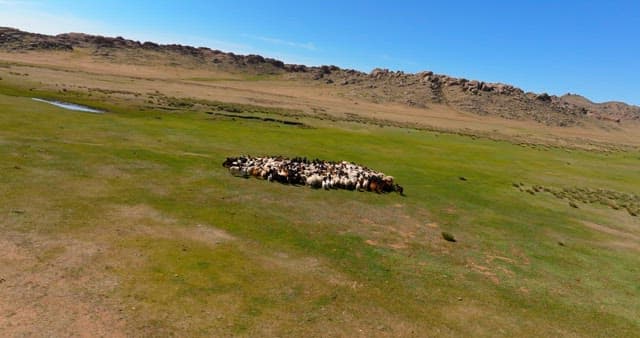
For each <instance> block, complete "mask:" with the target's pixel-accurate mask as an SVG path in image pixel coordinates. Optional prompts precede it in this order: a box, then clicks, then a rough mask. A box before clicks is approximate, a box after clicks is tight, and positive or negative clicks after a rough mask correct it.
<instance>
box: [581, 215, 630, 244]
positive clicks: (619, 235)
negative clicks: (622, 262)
mask: <svg viewBox="0 0 640 338" xmlns="http://www.w3.org/2000/svg"><path fill="white" fill-rule="evenodd" d="M582 224H584V225H585V226H586V227H588V228H589V229H592V230H595V231H598V232H601V233H605V234H607V235H610V236H612V237H615V238H616V239H615V240H609V241H604V242H598V243H597V244H599V245H603V244H604V245H605V246H607V247H610V248H616V249H624V250H629V249H631V250H635V251H640V235H638V234H635V233H632V232H629V231H623V230H619V229H615V228H612V227H609V226H606V225H602V224H598V223H593V222H588V221H583V222H582Z"/></svg>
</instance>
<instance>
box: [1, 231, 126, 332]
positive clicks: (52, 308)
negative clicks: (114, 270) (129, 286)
mask: <svg viewBox="0 0 640 338" xmlns="http://www.w3.org/2000/svg"><path fill="white" fill-rule="evenodd" d="M4 235H5V238H4V239H3V240H1V241H0V253H1V255H0V278H1V279H0V280H2V283H0V299H2V301H0V332H2V335H3V336H5V337H16V336H35V337H51V336H60V337H61V336H80V337H105V336H110V337H124V336H126V334H125V325H124V324H125V323H124V318H122V316H121V315H120V314H119V312H118V311H117V309H116V308H115V307H114V306H113V305H114V304H113V303H112V302H111V301H110V300H109V299H108V297H109V293H110V292H111V291H112V290H113V289H114V288H115V287H116V286H117V283H118V282H117V280H115V279H114V278H113V277H112V276H109V275H107V274H105V273H104V272H103V270H101V269H100V268H99V266H97V265H96V264H94V263H95V262H96V260H97V259H98V257H99V256H100V255H101V253H102V252H103V250H104V248H103V247H101V246H100V245H97V244H95V243H91V242H83V241H79V240H72V239H58V238H55V239H54V238H46V237H42V236H39V235H33V234H25V233H5V234H4Z"/></svg>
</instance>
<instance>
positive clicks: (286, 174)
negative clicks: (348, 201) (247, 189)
mask: <svg viewBox="0 0 640 338" xmlns="http://www.w3.org/2000/svg"><path fill="white" fill-rule="evenodd" d="M222 165H223V166H224V167H225V168H228V169H229V171H230V172H231V174H233V175H235V176H240V177H245V178H247V177H251V176H253V177H256V178H260V179H265V180H267V181H269V182H279V183H284V184H294V185H308V186H310V187H312V188H316V189H320V188H322V189H347V190H358V191H372V192H376V193H387V192H398V193H400V194H403V189H402V187H401V186H400V185H398V184H396V183H395V182H394V179H393V177H392V176H387V175H385V174H384V173H381V172H377V171H374V170H371V169H369V168H367V167H363V166H360V165H357V164H355V163H351V162H346V161H342V162H330V161H323V160H319V159H315V160H308V159H307V158H306V157H304V158H301V157H296V158H293V159H289V158H286V157H282V156H278V157H251V156H240V157H228V158H227V159H226V160H225V161H224V163H223V164H222Z"/></svg>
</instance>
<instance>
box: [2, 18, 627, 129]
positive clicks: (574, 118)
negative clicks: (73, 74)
mask: <svg viewBox="0 0 640 338" xmlns="http://www.w3.org/2000/svg"><path fill="white" fill-rule="evenodd" d="M77 48H86V49H90V50H91V53H92V55H93V57H95V58H99V59H104V60H105V61H111V62H120V61H122V60H127V62H134V63H136V62H138V63H145V62H148V61H149V60H151V59H154V58H155V59H158V60H162V61H163V62H168V64H169V65H175V66H185V64H189V63H192V64H193V65H192V66H193V67H208V68H214V69H220V70H224V71H228V72H238V71H242V72H249V73H253V74H259V75H260V74H267V75H287V76H288V77H289V78H291V79H300V80H308V81H313V82H317V83H319V84H322V85H326V86H333V87H340V88H343V89H344V93H345V95H346V96H352V97H354V98H356V97H357V98H359V99H365V100H369V101H372V102H379V103H383V102H394V103H401V104H406V105H409V106H415V107H423V108H427V107H428V106H429V105H431V104H446V105H448V106H451V107H452V108H454V109H457V110H460V111H464V112H469V113H473V114H478V115H495V116H499V117H502V118H506V119H516V120H534V121H536V122H539V123H543V124H546V125H553V126H571V125H581V124H583V123H584V122H585V121H587V120H589V119H597V120H604V121H610V122H615V123H623V122H626V121H640V107H638V106H634V105H629V104H626V103H623V102H616V101H609V102H603V103H595V102H592V101H591V100H589V99H587V98H585V97H583V96H580V95H576V94H565V95H562V96H556V95H549V94H547V93H532V92H525V91H524V90H522V89H520V88H518V87H515V86H513V85H509V84H504V83H490V82H484V81H479V80H469V79H465V78H457V77H452V76H448V75H444V74H436V73H434V72H432V71H423V72H418V73H405V72H402V71H390V70H388V69H381V68H376V69H374V70H372V71H371V72H369V73H365V72H362V71H358V70H353V69H343V68H340V67H337V66H333V65H324V66H306V65H299V64H286V63H284V62H283V61H280V60H277V59H273V58H268V57H263V56H260V55H256V54H248V55H240V54H235V53H232V52H223V51H220V50H216V49H211V48H208V47H193V46H186V45H181V44H158V43H154V42H149V41H145V42H140V41H135V40H130V39H125V38H123V37H115V38H114V37H104V36H100V35H90V34H84V33H64V34H58V35H55V36H54V35H45V34H38V33H30V32H25V31H21V30H18V29H15V28H8V27H0V50H3V51H6V52H29V51H60V52H72V51H74V50H75V49H77ZM165 59H166V60H165ZM185 60H187V61H188V62H185Z"/></svg>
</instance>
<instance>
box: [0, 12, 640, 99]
mask: <svg viewBox="0 0 640 338" xmlns="http://www.w3.org/2000/svg"><path fill="white" fill-rule="evenodd" d="M0 26H12V27H17V28H20V29H24V30H28V31H35V32H41V33H49V34H52V33H63V32H69V31H75V32H86V33H94V34H102V35H109V36H117V35H121V36H124V37H127V38H133V39H137V40H150V41H157V42H163V43H182V44H190V45H197V46H207V47H211V48H216V49H221V50H225V51H232V52H235V53H243V54H246V53H257V54H262V55H265V56H270V57H275V58H279V59H282V60H283V61H285V62H289V63H304V64H310V65H319V64H335V65H338V66H341V67H347V68H355V69H359V70H363V71H370V70H371V69H373V68H375V67H383V68H390V69H394V70H404V71H407V72H417V71H421V70H433V71H435V72H437V73H443V74H448V75H452V76H458V77H466V78H470V79H479V80H484V81H491V82H505V83H510V84H514V85H516V86H519V87H522V88H523V89H525V90H529V91H535V92H549V93H552V94H558V95H562V94H564V93H567V92H571V93H579V94H582V95H585V96H587V97H589V98H590V99H592V100H594V101H598V102H601V101H608V100H618V101H625V102H629V103H633V104H636V105H640V61H639V60H640V1H615V0H613V1H587V0H585V1H571V0H567V1H545V0H539V1H497V0H495V1H494V0H485V1H462V0H459V1H447V2H445V1H434V2H431V1H399V0H396V1H345V0H342V1H333V0H325V1H314V0H309V1H264V0H261V1H251V0H244V1H231V0H229V1H187V0H183V1H161V0H156V1H135V0H128V1H121V0H114V1H109V0H103V1H64V0H51V1H36V0H33V1H30V0H25V1H21V0H0Z"/></svg>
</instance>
